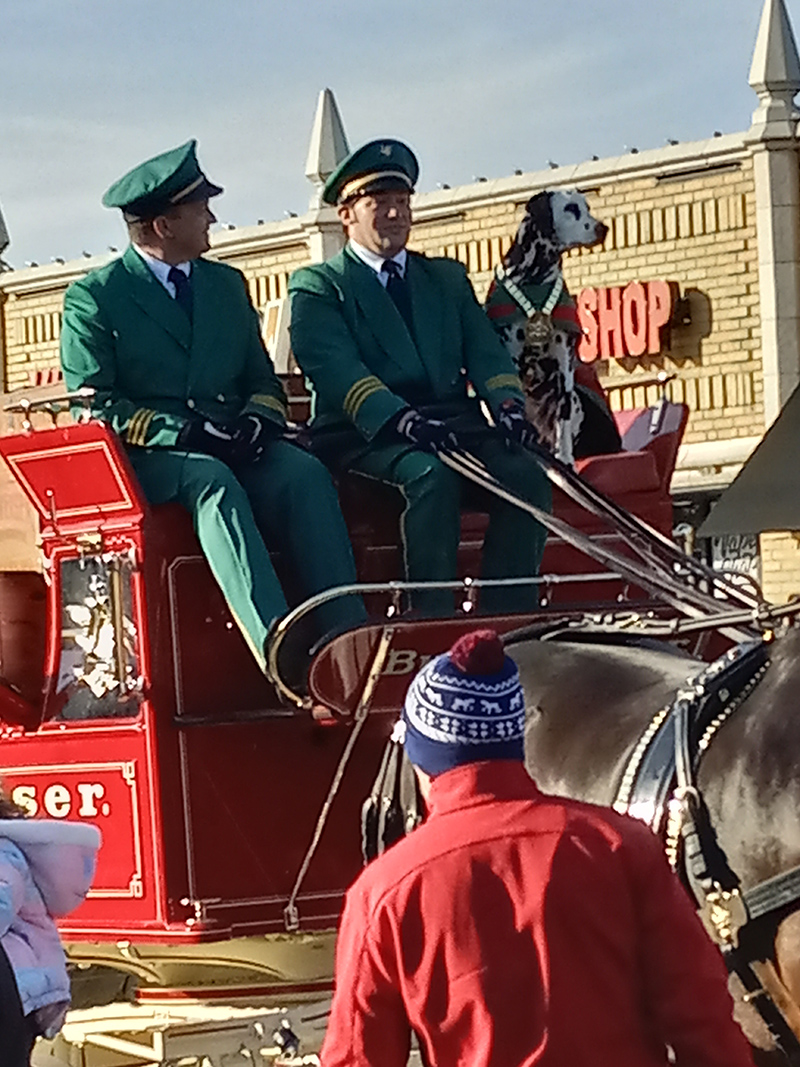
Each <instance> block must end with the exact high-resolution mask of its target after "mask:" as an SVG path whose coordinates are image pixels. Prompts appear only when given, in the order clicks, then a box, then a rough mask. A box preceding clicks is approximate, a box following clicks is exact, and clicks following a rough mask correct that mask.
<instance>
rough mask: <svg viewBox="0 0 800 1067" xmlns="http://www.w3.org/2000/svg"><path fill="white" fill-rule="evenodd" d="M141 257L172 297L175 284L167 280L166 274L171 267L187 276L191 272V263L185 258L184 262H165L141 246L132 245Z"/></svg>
mask: <svg viewBox="0 0 800 1067" xmlns="http://www.w3.org/2000/svg"><path fill="white" fill-rule="evenodd" d="M133 247H134V248H135V249H136V251H137V252H138V253H139V255H140V256H141V257H142V259H143V260H144V261H145V263H146V264H147V266H148V267H149V268H150V270H151V271H152V272H153V274H155V276H156V278H158V280H159V281H160V282H161V284H162V285H163V286H164V288H165V289H166V290H167V292H168V293H169V295H170V296H171V297H173V298H174V296H175V285H174V284H173V283H172V282H171V281H170V280H169V278H168V277H167V275H168V274H169V272H170V271H171V270H172V268H173V267H177V268H178V270H182V271H183V273H184V274H185V275H186V277H187V278H188V277H189V275H190V274H191V272H192V264H191V263H190V262H189V260H187V261H186V262H185V263H165V262H164V260H163V259H156V257H155V256H151V255H149V253H147V252H145V251H144V249H143V248H139V246H138V245H134V246H133Z"/></svg>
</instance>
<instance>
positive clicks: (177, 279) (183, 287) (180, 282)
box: [167, 267, 192, 319]
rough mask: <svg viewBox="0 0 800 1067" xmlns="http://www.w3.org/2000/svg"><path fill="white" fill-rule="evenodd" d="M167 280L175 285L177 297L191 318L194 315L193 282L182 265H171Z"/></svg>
mask: <svg viewBox="0 0 800 1067" xmlns="http://www.w3.org/2000/svg"><path fill="white" fill-rule="evenodd" d="M167 281H170V282H172V284H173V285H174V286H175V299H176V300H177V302H178V303H179V304H180V306H181V307H182V308H183V310H184V311H185V312H186V314H187V315H188V316H189V318H190V319H191V317H192V283H191V282H190V281H189V279H188V277H187V276H186V275H185V274H184V273H183V271H182V270H181V269H180V267H170V268H169V274H168V275H167Z"/></svg>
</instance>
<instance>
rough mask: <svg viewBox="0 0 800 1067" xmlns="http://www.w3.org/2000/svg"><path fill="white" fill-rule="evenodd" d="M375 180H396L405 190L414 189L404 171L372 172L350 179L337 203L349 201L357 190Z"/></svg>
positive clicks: (343, 187)
mask: <svg viewBox="0 0 800 1067" xmlns="http://www.w3.org/2000/svg"><path fill="white" fill-rule="evenodd" d="M376 178H397V179H399V180H400V181H401V182H402V183H403V184H404V185H405V186H406V188H407V189H413V188H414V183H413V182H412V181H411V179H410V178H409V176H408V175H407V174H406V172H405V171H404V170H373V171H370V173H369V174H359V175H358V177H357V178H352V179H351V180H350V181H349V182H347V184H346V185H343V186H342V189H341V192H340V193H339V203H340V204H341V203H342V201H343V200H349V198H350V197H351V196H353V195H354V194H355V193H357V192H358V191H359V189H363V188H364V186H365V185H369V183H370V182H373V181H375V179H376Z"/></svg>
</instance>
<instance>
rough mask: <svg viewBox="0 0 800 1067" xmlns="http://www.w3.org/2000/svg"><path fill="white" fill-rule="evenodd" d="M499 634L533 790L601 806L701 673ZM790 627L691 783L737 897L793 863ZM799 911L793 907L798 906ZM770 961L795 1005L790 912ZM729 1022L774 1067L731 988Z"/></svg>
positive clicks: (799, 641) (667, 654)
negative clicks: (516, 679)
mask: <svg viewBox="0 0 800 1067" xmlns="http://www.w3.org/2000/svg"><path fill="white" fill-rule="evenodd" d="M654 645H655V643H653V644H651V645H648V647H637V646H635V645H634V646H631V645H628V644H626V645H624V646H615V645H609V644H605V643H592V644H586V643H579V642H575V641H566V640H553V639H544V640H537V639H531V638H529V637H526V636H525V635H524V633H521V634H520V635H518V636H516V637H515V636H514V635H509V636H508V637H507V638H506V650H507V652H508V654H509V655H510V656H511V657H512V658H513V659H514V660H515V662H516V663H517V666H518V668H519V672H520V679H521V681H522V684H523V688H524V690H525V694H526V709H527V726H526V762H527V766H528V770H529V772H530V773H531V775H532V777H533V778H534V779H535V780H536V782H537V783H538V784H539V786H540V787H541V788H542V789H543V790H544V791H545V792H550V793H556V794H560V795H565V796H570V797H574V798H576V799H580V800H585V801H589V802H591V803H595V804H602V805H611V804H613V802H614V800H615V797H616V795H617V791H618V789H619V786H620V782H621V779H622V775H623V772H624V769H625V767H626V764H627V762H628V760H629V758H630V756H631V753H632V752H633V750H634V748H635V746H636V744H637V742H638V741H639V739H640V737H641V736H642V733H643V731H644V730H645V729H646V727H647V726H648V724H649V723H650V722H651V720H652V719H653V717H654V716H655V715H656V713H657V712H658V711H659V710H660V709H661V708H663V707H665V706H666V705H668V704H670V703H671V701H672V700H673V698H674V696H675V693H676V691H677V690H678V689H680V688H681V687H683V686H684V685H685V683H686V682H687V681H688V680H690V679H692V678H693V677H694V676H696V674H697V673H698V672H699V671H700V670H701V669H702V667H703V666H704V664H703V663H701V662H700V661H698V660H695V659H693V658H691V657H689V656H687V655H684V654H681V653H679V652H676V651H674V650H672V649H670V648H669V646H665V647H664V648H658V647H653V646H654ZM799 665H800V629H798V628H791V629H788V630H787V632H786V633H784V634H783V635H782V636H779V637H778V638H776V639H775V641H774V642H773V644H772V645H771V647H770V650H769V666H768V668H767V670H766V672H765V673H764V676H763V679H762V680H761V682H760V683H759V684H758V685H757V686H756V688H755V689H754V690H753V691H752V692H751V693H750V695H749V696H748V697H747V698H746V699H745V700H744V701H743V702H742V703H741V705H740V707H738V709H737V710H736V711H735V713H734V714H733V715H732V716H731V717H730V718H729V719H727V721H725V723H724V724H723V725H722V726H721V728H720V729H719V730H718V732H717V733H716V735H715V736H714V738H713V740H712V742H711V744H710V746H709V747H708V750H707V751H706V752H705V754H704V756H703V758H702V761H701V763H700V767H699V773H698V784H699V787H700V789H701V791H702V794H703V797H704V799H705V801H706V803H707V806H708V809H709V812H710V815H711V820H712V823H713V826H714V829H715V831H716V833H717V836H718V840H719V842H720V844H721V845H722V847H723V849H724V851H725V853H726V855H727V858H728V861H729V864H730V866H731V867H732V869H733V870H734V871H735V872H736V874H737V875H738V876H739V878H740V879H741V883H742V889H743V890H747V889H748V888H751V887H753V886H755V885H757V884H759V883H760V882H762V881H764V880H765V879H767V878H770V877H772V876H774V875H776V874H779V873H782V872H784V871H787V870H790V869H791V868H793V867H795V866H797V865H798V864H800V816H799V814H798V813H800V739H799V738H798V731H797V727H796V724H795V723H794V720H793V717H792V710H793V709H794V708H795V707H798V706H800V669H798V666H799ZM798 907H799V908H800V905H798ZM772 932H773V933H774V959H775V963H776V967H777V970H778V973H779V974H780V976H781V978H782V980H783V982H784V985H785V986H786V987H787V989H788V991H789V993H790V994H791V996H792V998H793V999H794V1000H795V1001H796V1002H800V910H798V911H795V912H794V913H793V914H790V915H789V916H788V917H783V915H780V916H778V918H776V920H775V922H774V930H773V931H772ZM731 992H732V994H733V997H734V1003H735V1016H736V1018H737V1021H738V1022H739V1023H740V1025H741V1026H742V1029H743V1030H744V1032H745V1034H746V1035H747V1037H748V1039H749V1040H750V1042H751V1044H752V1045H753V1046H754V1049H755V1050H757V1051H756V1053H755V1055H756V1057H757V1058H756V1062H757V1063H758V1064H764V1065H767V1064H776V1063H779V1062H785V1061H784V1059H783V1057H782V1056H781V1055H780V1054H779V1053H777V1052H776V1051H775V1050H774V1044H773V1042H772V1039H771V1037H770V1035H769V1033H768V1031H767V1029H766V1027H765V1026H764V1024H763V1022H762V1020H761V1019H760V1017H759V1016H758V1014H757V1012H756V1011H755V1009H754V1008H753V1007H752V1006H751V1005H750V1004H749V1003H747V1002H746V1001H745V1000H744V999H743V996H742V994H743V989H742V987H741V985H740V983H739V982H738V979H736V977H735V976H732V978H731Z"/></svg>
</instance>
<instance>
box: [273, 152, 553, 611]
mask: <svg viewBox="0 0 800 1067" xmlns="http://www.w3.org/2000/svg"><path fill="white" fill-rule="evenodd" d="M418 172H419V167H418V164H417V160H416V157H415V156H414V154H413V152H412V151H411V149H410V148H408V146H407V145H404V144H402V143H401V142H399V141H392V140H386V141H372V142H370V143H369V144H367V145H364V146H363V147H362V148H359V149H358V150H356V151H355V152H353V153H351V155H350V156H348V157H347V159H345V160H344V162H343V163H341V165H340V166H339V167H338V168H337V170H336V171H335V172H334V173H333V174H332V175H331V176H330V178H329V179H328V181H327V183H326V185H325V189H324V193H323V196H324V199H325V200H326V201H327V202H328V203H330V204H337V205H338V211H339V217H340V219H341V220H342V224H343V226H344V228H345V231H346V232H347V235H348V243H347V247H346V248H345V249H344V251H342V252H340V253H339V254H338V255H336V256H334V257H333V258H332V259H330V260H328V261H327V262H325V263H321V264H317V265H314V266H311V267H304V268H302V269H301V270H299V271H296V272H295V273H294V274H293V275H292V277H291V279H290V281H289V292H290V293H291V298H292V322H291V337H292V349H293V351H294V354H295V357H296V358H297V360H298V362H299V364H300V366H301V367H302V368H303V370H304V371H305V373H306V375H307V376H308V377H309V379H310V380H311V383H312V385H313V391H314V420H313V428H314V431H315V435H316V439H317V441H318V442H319V444H320V450H321V452H322V453H323V454H324V449H325V447H326V440H327V441H328V442H331V443H332V445H333V447H332V448H330V449H328V451H329V454H331V453H332V461H333V462H334V464H336V465H339V466H341V467H344V468H346V469H349V470H352V471H357V472H359V473H361V474H363V475H366V476H367V477H370V478H374V479H378V480H380V481H383V482H388V483H390V484H392V485H395V486H397V487H398V488H399V489H400V491H401V492H402V494H403V496H404V498H405V502H406V507H405V511H404V513H403V516H402V520H401V535H402V539H403V547H404V552H405V565H406V573H407V576H408V578H409V579H410V580H411V581H446V580H452V579H453V578H455V576H456V550H457V548H458V541H459V533H460V507H461V504H462V496H463V495H464V493H465V491H466V490H467V489H469V488H470V487H468V485H467V483H466V482H464V481H463V479H461V478H460V477H459V476H458V475H456V474H455V473H454V472H453V471H452V470H451V469H450V468H448V467H446V466H445V465H444V464H443V463H442V462H441V461H440V460H439V459H438V458H437V456H436V452H437V451H440V450H441V449H442V448H447V447H451V446H452V445H453V444H454V443H460V444H462V445H463V446H464V447H466V448H468V449H469V450H470V451H471V452H473V453H474V454H476V455H477V456H478V457H479V458H480V459H481V460H482V461H483V462H484V464H485V465H486V466H487V467H488V468H489V469H490V470H491V472H492V473H493V474H494V475H495V476H496V477H497V478H498V479H499V480H500V481H502V482H503V484H504V485H506V486H508V488H509V489H511V490H513V491H514V492H515V493H517V494H518V495H519V496H521V497H524V498H525V499H526V500H528V501H530V502H531V503H534V504H536V505H538V506H539V507H541V508H548V507H549V504H550V493H549V487H548V484H547V482H546V480H545V477H544V475H543V474H542V473H541V471H540V469H539V467H538V466H537V464H536V462H535V460H534V459H533V457H532V456H531V455H530V453H528V452H526V450H525V447H524V446H525V444H526V443H527V442H528V441H530V440H532V439H533V435H534V431H533V429H532V427H531V426H530V424H529V423H528V422H527V421H526V419H525V413H524V398H523V394H522V390H521V388H520V382H519V378H518V376H517V373H516V370H515V368H514V365H513V363H512V361H511V358H510V356H509V355H508V354H507V352H506V351H505V349H504V348H503V345H502V344H501V342H500V341H499V340H498V338H497V336H496V335H495V333H494V331H493V329H492V327H491V325H490V324H489V322H488V320H487V319H486V316H485V315H484V313H483V311H482V310H481V308H480V307H479V306H478V303H477V301H476V300H475V294H474V293H473V291H472V286H471V285H470V283H469V280H468V278H467V275H466V271H465V270H464V267H463V266H462V265H461V264H460V263H458V262H456V261H454V260H450V259H429V258H427V257H425V256H423V255H419V254H418V253H415V252H409V251H407V249H406V241H407V240H408V236H409V232H410V229H411V211H410V206H409V201H410V195H411V192H412V190H413V188H414V185H415V183H416V180H417V175H418ZM469 386H471V387H472V391H474V394H476V395H474V396H472V395H470V393H471V390H470V389H469ZM480 400H484V401H485V402H486V404H487V406H488V407H489V409H490V411H491V413H492V416H493V418H494V421H495V423H496V426H497V429H493V428H491V427H490V426H489V425H488V423H487V422H486V419H485V418H484V417H483V415H482V413H481V409H480V404H479V401H480ZM347 427H349V428H350V432H349V433H348V432H347V430H346V428H347ZM482 506H485V507H486V508H487V510H488V511H489V513H490V523H489V528H488V532H487V534H486V539H485V542H484V549H483V568H482V575H483V577H484V578H513V577H531V576H534V575H535V574H536V573H537V572H538V568H539V563H540V561H541V556H542V550H543V547H544V541H545V531H544V530H543V529H542V527H541V526H540V525H539V524H538V523H536V522H535V521H534V520H533V519H531V518H530V516H528V515H527V514H525V513H524V512H522V511H520V510H519V509H518V508H515V507H514V506H513V505H511V504H507V503H505V502H503V501H500V500H497V499H496V498H493V497H491V498H490V497H488V496H487V497H486V498H484V499H483V500H482ZM536 603H537V595H536V590H535V588H534V587H533V586H531V585H528V586H519V587H508V588H498V589H494V590H486V591H484V594H483V596H482V598H481V609H482V610H483V611H491V612H502V611H526V610H529V609H531V608H532V607H534V606H535V605H536ZM415 604H416V605H417V606H418V607H420V608H422V609H423V610H424V611H426V612H433V613H439V612H448V611H450V610H452V604H453V600H452V595H450V594H446V593H445V594H442V593H431V592H429V593H426V594H424V595H422V594H421V595H418V596H417V597H416V598H415Z"/></svg>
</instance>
